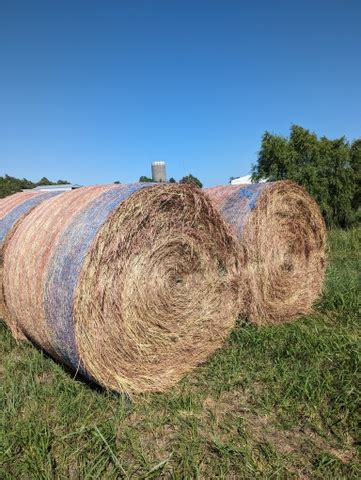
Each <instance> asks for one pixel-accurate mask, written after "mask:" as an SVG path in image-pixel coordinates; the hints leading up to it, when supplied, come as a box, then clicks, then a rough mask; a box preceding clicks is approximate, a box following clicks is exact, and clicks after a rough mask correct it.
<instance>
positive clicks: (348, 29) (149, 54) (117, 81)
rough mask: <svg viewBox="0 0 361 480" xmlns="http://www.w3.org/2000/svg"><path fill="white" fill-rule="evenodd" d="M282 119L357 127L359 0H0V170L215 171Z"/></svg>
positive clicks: (216, 179)
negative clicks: (160, 165)
mask: <svg viewBox="0 0 361 480" xmlns="http://www.w3.org/2000/svg"><path fill="white" fill-rule="evenodd" d="M292 123H297V124H301V125H302V126H304V127H306V128H309V129H311V130H314V131H315V132H316V133H318V134H320V135H327V136H329V137H337V136H341V135H346V137H347V138H348V139H350V140H352V139H353V138H356V137H360V136H361V1H360V0H303V1H293V0H283V1H277V0H272V1H268V0H252V1H247V2H246V1H242V0H132V1H131V0H117V1H115V0H114V1H110V0H109V1H99V0H98V1H92V0H87V1H76V0H73V1H69V0H62V1H58V2H54V1H49V0H44V1H37V0H31V1H30V0H27V1H23V2H20V1H17V0H7V1H4V0H0V175H3V174H4V173H8V174H9V175H13V176H17V177H27V178H30V179H32V180H37V179H39V178H40V177H41V176H43V175H45V176H47V177H48V178H50V179H52V180H57V179H59V178H63V179H68V180H70V181H72V182H76V183H81V184H85V185H86V184H93V183H105V182H113V181H115V180H120V181H123V182H131V181H135V180H138V178H139V176H140V175H144V174H145V175H150V162H151V161H152V160H165V161H166V162H167V167H168V176H173V177H175V178H176V179H179V178H180V177H181V176H183V175H184V174H187V173H189V172H191V173H193V174H194V175H196V176H198V177H199V178H200V179H201V180H202V181H203V182H204V183H205V184H206V185H215V184H219V183H225V182H227V181H228V178H229V177H230V176H232V175H233V176H236V175H243V174H247V173H248V172H249V170H250V166H251V164H252V163H254V162H255V161H256V158H257V151H258V150H259V147H260V139H261V136H262V133H263V132H264V131H265V130H270V131H273V132H275V133H280V134H287V133H288V130H289V127H290V125H291V124H292Z"/></svg>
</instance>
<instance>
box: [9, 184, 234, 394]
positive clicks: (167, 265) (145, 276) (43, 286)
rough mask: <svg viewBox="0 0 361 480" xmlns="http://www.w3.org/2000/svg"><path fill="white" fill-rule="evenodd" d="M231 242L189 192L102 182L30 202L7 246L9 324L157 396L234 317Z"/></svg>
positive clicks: (64, 355) (211, 346) (204, 353)
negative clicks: (35, 203) (30, 207)
mask: <svg viewBox="0 0 361 480" xmlns="http://www.w3.org/2000/svg"><path fill="white" fill-rule="evenodd" d="M236 250H237V245H236V242H235V240H234V238H233V235H232V234H231V232H230V230H228V227H227V226H226V225H225V223H224V221H223V220H222V218H221V216H220V215H219V214H218V212H217V211H216V210H215V209H214V207H213V206H212V204H211V202H210V201H209V199H208V198H207V197H206V195H204V194H203V192H202V191H200V190H199V189H196V188H193V187H190V186H187V185H150V184H132V185H103V186H93V187H85V188H81V189H78V190H74V191H71V192H67V193H66V194H64V195H61V196H59V197H57V198H53V199H51V200H49V201H47V202H46V203H43V204H41V205H39V206H38V207H37V208H35V209H34V210H32V212H31V213H30V214H29V215H28V216H27V217H26V218H25V219H23V221H22V222H21V223H20V225H19V226H18V227H17V228H16V230H15V232H13V234H12V236H11V238H10V239H9V241H8V242H7V245H6V251H5V256H4V293H5V300H6V304H7V308H8V309H9V311H10V314H11V316H12V318H13V319H14V320H15V322H16V324H17V328H18V329H19V330H21V332H22V333H23V334H24V335H25V336H26V337H27V338H29V339H31V340H32V341H33V342H34V343H36V344H37V345H39V346H41V347H42V348H43V349H44V350H46V351H47V352H48V353H49V354H51V355H52V356H53V357H55V358H57V359H59V360H60V361H61V362H64V363H66V364H67V365H69V366H70V367H72V368H73V369H74V370H75V371H79V372H81V373H82V374H83V375H85V376H87V377H88V378H90V379H93V380H95V381H96V382H98V383H99V384H101V385H103V386H105V387H107V388H109V389H112V390H116V391H126V392H146V391H164V390H166V389H167V388H169V387H171V386H172V385H173V384H174V383H175V382H177V381H178V380H179V379H180V378H181V377H182V376H183V375H184V374H186V373H187V372H189V371H190V370H191V369H192V368H194V367H195V366H196V365H197V364H199V363H201V362H203V361H205V360H206V359H207V357H208V356H209V355H210V354H211V353H212V352H214V351H215V350H216V349H217V348H218V347H220V346H221V345H222V342H223V340H224V338H225V337H226V336H227V335H228V333H229V332H230V330H231V328H232V326H233V325H234V322H235V319H236V317H237V309H238V305H237V301H238V300H237V296H238V292H237V289H238V284H237V282H238V279H239V272H238V260H237V253H236Z"/></svg>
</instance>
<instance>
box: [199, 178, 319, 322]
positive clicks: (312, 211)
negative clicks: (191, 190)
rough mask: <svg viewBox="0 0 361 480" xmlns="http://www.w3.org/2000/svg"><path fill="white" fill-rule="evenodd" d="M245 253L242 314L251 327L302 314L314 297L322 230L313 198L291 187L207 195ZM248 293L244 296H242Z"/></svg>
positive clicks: (218, 190)
mask: <svg viewBox="0 0 361 480" xmlns="http://www.w3.org/2000/svg"><path fill="white" fill-rule="evenodd" d="M206 193H207V194H208V196H209V197H210V199H211V200H212V202H213V204H214V205H215V206H216V207H217V209H218V210H219V211H220V212H221V214H222V215H223V217H224V218H225V220H226V221H227V222H228V223H229V225H230V226H231V228H232V231H233V234H234V235H235V237H236V238H237V239H238V240H239V242H240V244H241V245H242V246H243V247H244V250H245V259H244V264H245V270H246V271H247V288H244V289H240V293H241V295H244V294H246V298H245V299H244V300H245V306H246V308H245V313H246V315H247V316H248V318H249V320H250V321H251V322H253V323H256V324H259V325H264V324H273V323H281V322H285V321H289V320H292V319H293V318H295V317H297V316H299V315H302V314H307V313H309V312H310V311H311V309H312V305H313V304H314V302H315V301H316V300H317V298H318V297H319V295H320V293H321V291H322V288H323V281H324V273H325V264H326V254H325V248H326V229H325V224H324V221H323V218H322V215H321V212H320V209H319V207H318V205H317V204H316V202H315V201H314V200H313V198H312V197H311V196H310V195H309V194H308V193H307V192H306V191H305V190H304V189H303V188H302V187H300V186H299V185H297V184H295V183H293V182H290V181H279V182H267V183H257V184H251V185H241V186H240V185H229V186H220V187H214V188H209V189H206ZM247 292H248V293H247Z"/></svg>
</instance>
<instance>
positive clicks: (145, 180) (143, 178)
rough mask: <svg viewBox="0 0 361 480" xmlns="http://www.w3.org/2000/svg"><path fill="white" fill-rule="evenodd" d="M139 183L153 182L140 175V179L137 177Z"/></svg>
mask: <svg viewBox="0 0 361 480" xmlns="http://www.w3.org/2000/svg"><path fill="white" fill-rule="evenodd" d="M139 181H140V182H142V183H144V182H145V183H146V182H153V180H152V179H151V178H149V177H146V176H145V175H142V176H141V177H139Z"/></svg>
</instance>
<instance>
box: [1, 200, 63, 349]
mask: <svg viewBox="0 0 361 480" xmlns="http://www.w3.org/2000/svg"><path fill="white" fill-rule="evenodd" d="M57 194H58V192H46V193H42V192H31V191H30V192H18V193H15V194H13V195H9V196H7V197H5V198H2V199H1V202H0V319H3V320H5V321H6V323H7V324H8V326H9V328H10V330H11V332H12V334H13V336H14V337H15V338H17V339H19V340H20V339H22V340H23V339H25V337H24V335H23V334H22V332H21V331H20V330H19V329H18V328H17V326H16V324H15V323H14V322H13V321H12V318H11V315H10V314H9V311H8V309H7V308H6V304H5V298H4V287H3V255H4V250H5V248H6V246H5V245H6V242H7V241H8V240H9V239H10V238H11V235H12V232H13V231H14V230H15V229H16V227H17V225H18V224H19V223H20V222H21V220H22V219H23V218H25V216H26V215H27V214H28V213H29V212H30V211H31V210H32V209H33V208H35V207H36V205H39V204H40V203H41V202H43V201H45V200H47V199H48V198H51V197H53V196H54V195H57Z"/></svg>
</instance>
